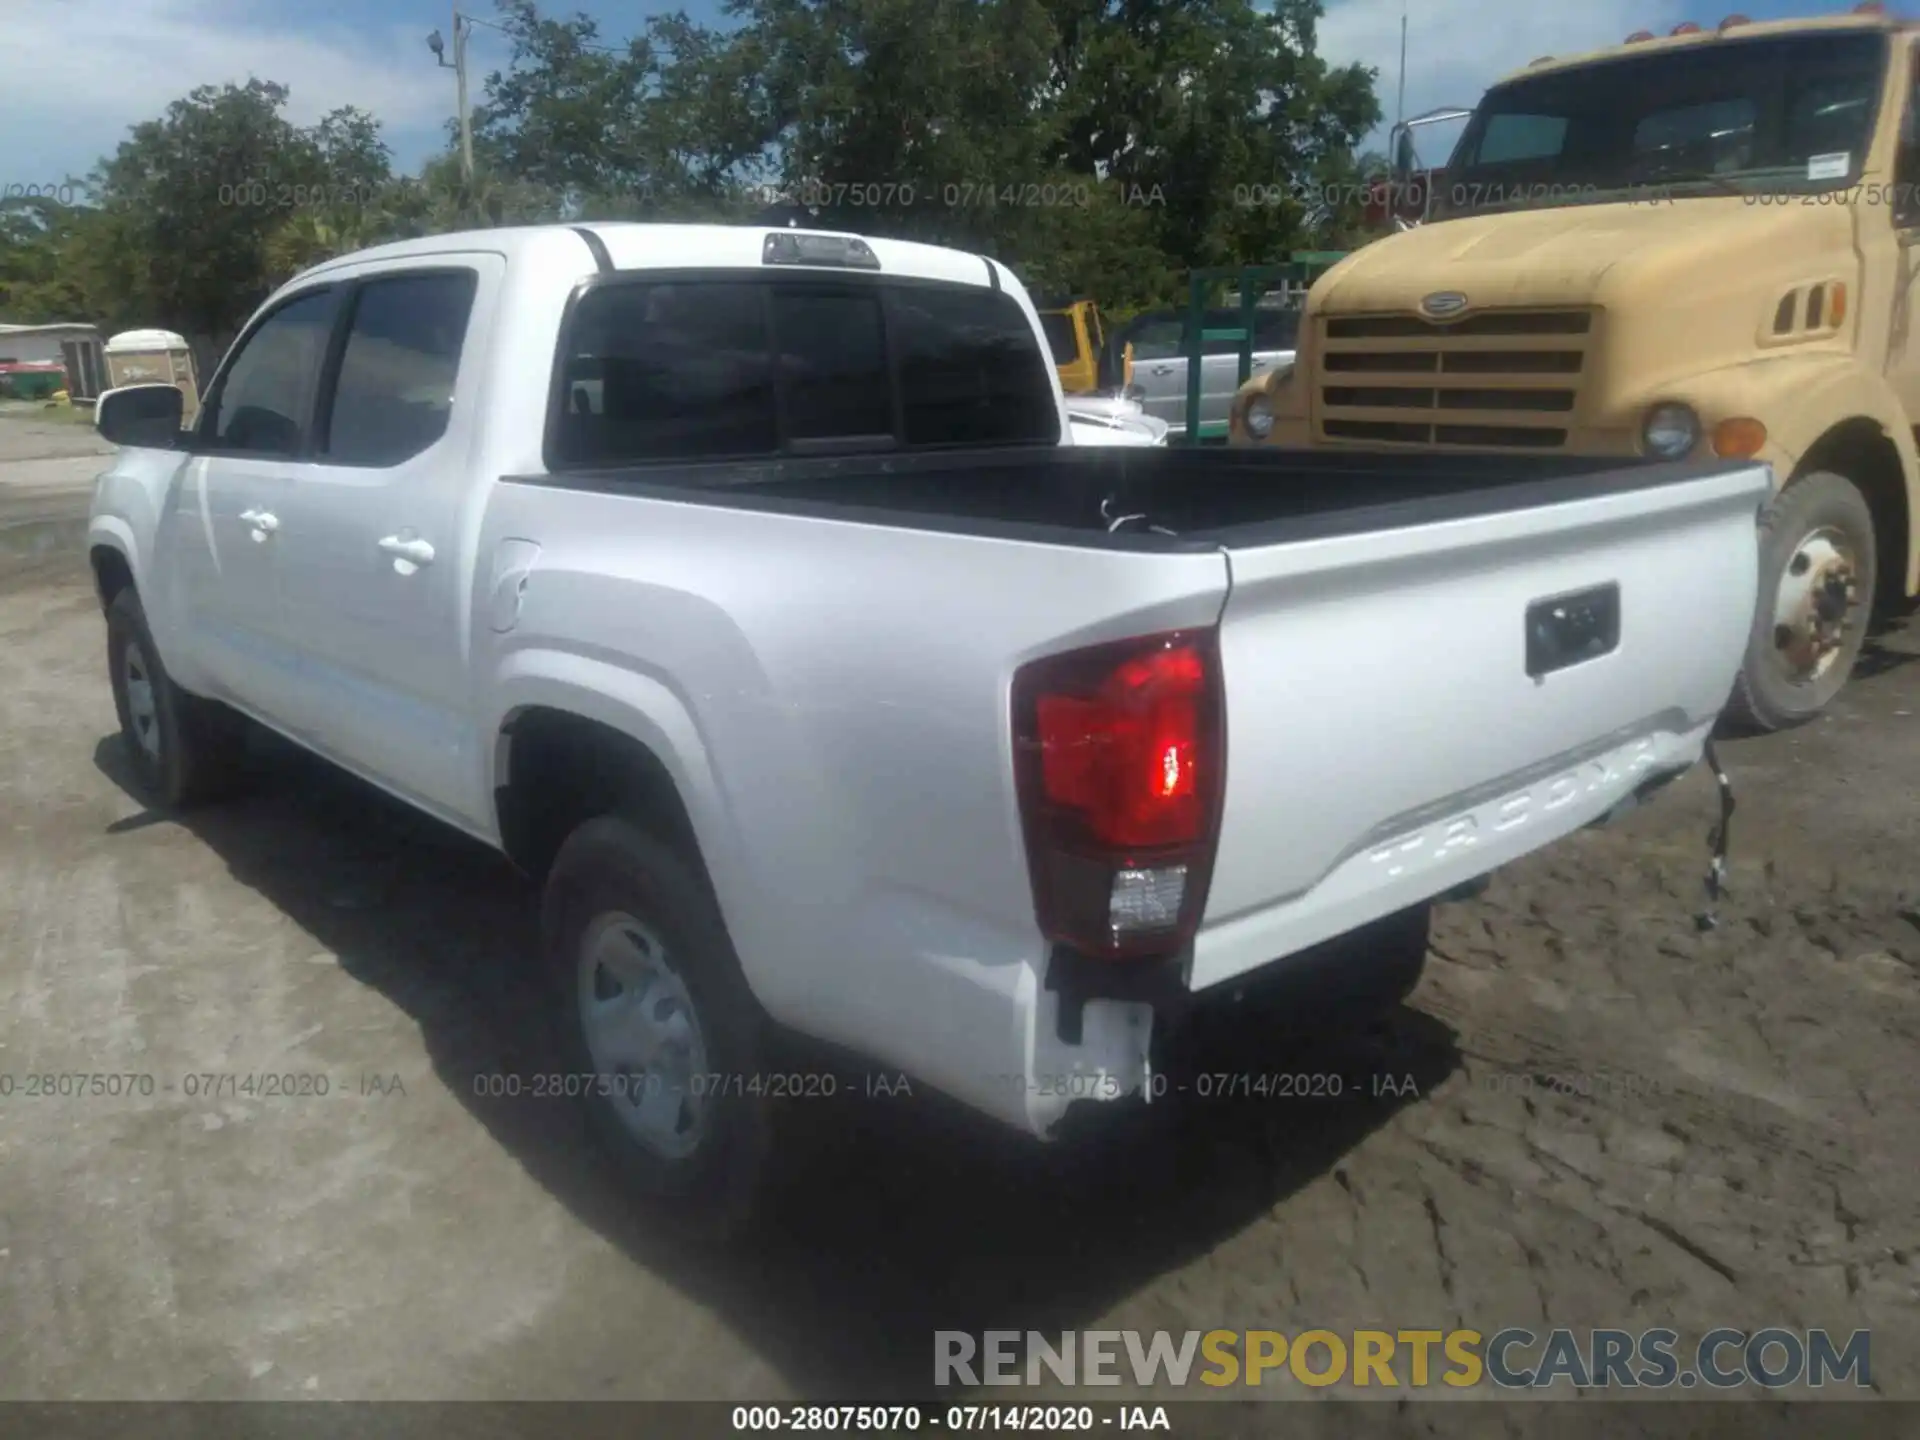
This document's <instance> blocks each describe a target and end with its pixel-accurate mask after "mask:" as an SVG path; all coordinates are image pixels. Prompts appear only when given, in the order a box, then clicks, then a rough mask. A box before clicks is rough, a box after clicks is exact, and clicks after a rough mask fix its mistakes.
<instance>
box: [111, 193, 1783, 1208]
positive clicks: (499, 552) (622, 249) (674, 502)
mask: <svg viewBox="0 0 1920 1440" xmlns="http://www.w3.org/2000/svg"><path fill="white" fill-rule="evenodd" d="M98 423H99V426H100V429H101V431H102V432H103V433H104V434H105V435H106V436H107V438H109V439H111V440H113V441H114V442H115V443H116V444H118V445H120V446H121V447H123V448H122V449H121V451H120V453H119V455H118V457H117V459H116V460H115V462H114V464H113V466H112V468H111V470H110V471H108V472H107V473H106V474H105V475H103V476H102V477H101V479H100V481H99V485H98V489H97V492H96V495H95V499H94V504H93V510H92V520H91V527H90V532H89V533H90V550H91V557H92V564H93V569H94V573H95V575H96V577H97V581H98V587H99V596H100V600H101V603H102V605H103V606H104V608H105V613H106V620H107V639H108V665H109V670H110V674H111V679H112V686H113V694H114V698H115V701H116V703H117V706H118V710H119V716H120V722H121V725H122V727H123V729H124V731H125V734H126V738H127V742H128V746H129V752H130V754H131V756H132V757H133V761H134V763H135V766H136V768H137V770H138V774H139V777H140V783H141V784H143V785H144V786H145V787H146V789H147V790H148V791H149V792H150V795H151V797H152V798H153V800H154V802H155V803H156V804H158V805H163V806H166V805H183V804H187V803H190V802H193V801H196V800H201V799H205V798H208V797H210V796H212V795H214V794H216V793H218V791H219V790H220V788H221V786H222V784H223V782H225V781H226V780H227V779H229V778H230V774H231V771H232V768H233V767H232V761H233V758H234V752H235V748H236V735H237V734H238V733H239V730H240V729H241V727H242V726H243V723H244V720H251V721H254V722H258V723H259V724H261V725H264V726H267V727H269V728H271V729H272V730H274V731H278V732H280V733H281V734H282V735H285V736H287V737H290V738H292V739H293V740H294V741H296V742H298V743H299V744H302V745H304V746H306V747H308V748H310V749H311V750H313V751H314V752H316V753H318V754H319V755H321V756H324V757H326V758H327V759H329V760H331V761H333V762H336V763H337V764H339V765H340V766H343V767H345V768H346V769H347V770H349V771H352V772H353V773H355V774H357V775H359V776H361V777H363V778H364V779H366V780H367V781H370V782H372V783H373V784H374V785H376V786H378V787H380V788H382V789H384V790H386V791H388V792H390V793H392V794H393V795H396V796H398V797H400V798H402V799H403V800H405V801H407V802H409V803H411V804H412V805H414V806H417V807H419V808H420V809H421V810H423V811H425V812H427V813H429V814H431V815H434V816H437V817H439V818H440V819H441V820H443V821H445V822H446V823H448V824H450V825H453V826H456V827H458V828H459V829H461V830H463V831H466V832H467V833H469V834H471V835H474V836H477V837H479V838H480V839H481V840H483V841H485V842H487V843H488V844H491V845H493V846H496V847H498V848H499V849H500V850H502V851H503V852H505V854H506V855H508V856H509V857H511V858H512V859H513V860H514V861H515V862H517V864H518V865H519V866H521V867H522V868H523V869H524V870H525V871H527V872H528V873H529V874H531V875H534V876H536V877H543V879H544V885H545V897H546V898H545V901H544V914H543V921H544V941H543V944H544V949H545V955H544V964H545V966H546V967H548V969H549V970H550V972H551V975H552V979H553V982H554V989H555V992H556V995H557V997H558V998H557V1010H556V1014H557V1016H558V1017H559V1020H560V1023H561V1026H562V1029H563V1030H564V1040H565V1044H566V1047H567V1052H568V1060H569V1061H570V1062H571V1064H572V1066H573V1067H574V1068H575V1069H576V1070H577V1071H578V1072H579V1073H580V1074H581V1075H583V1076H589V1077H592V1081H591V1083H589V1084H586V1085H584V1086H583V1089H584V1090H585V1091H586V1097H585V1103H586V1104H587V1105H588V1106H589V1108H590V1110H591V1113H592V1116H593V1119H594V1122H595V1124H596V1127H597V1128H598V1130H599V1131H600V1133H601V1134H602V1135H603V1136H604V1137H605V1139H606V1140H607V1142H608V1144H609V1145H610V1147H611V1148H612V1150H613V1151H614V1153H615V1154H616V1155H618V1156H619V1157H620V1158H621V1160H622V1161H623V1163H624V1165H625V1167H626V1168H627V1170H628V1171H629V1172H630V1173H631V1174H632V1175H633V1177H634V1178H635V1180H636V1182H637V1183H638V1184H639V1185H641V1186H643V1187H645V1188H646V1189H647V1190H649V1191H651V1192H654V1193H656V1194H659V1195H662V1196H667V1197H672V1198H674V1199H677V1200H678V1201H679V1202H681V1206H680V1208H682V1209H683V1210H686V1211H688V1212H691V1213H696V1214H699V1215H702V1216H705V1217H708V1218H710V1219H711V1218H716V1217H735V1216H739V1215H741V1214H744V1213H746V1209H747V1206H748V1202H749V1201H750V1200H752V1199H753V1198H755V1196H756V1195H757V1194H758V1193H760V1190H761V1186H762V1180H763V1177H764V1176H765V1174H766V1173H767V1168H768V1167H767V1160H766V1157H767V1155H768V1154H769V1150H768V1145H769V1141H770V1138H771V1136H773V1135H774V1134H775V1133H777V1132H778V1130H779V1128H780V1117H781V1116H782V1115H783V1114H787V1113H790V1112H787V1111H786V1110H785V1109H784V1108H783V1107H784V1104H785V1101H786V1100H787V1099H792V1098H798V1099H805V1098H806V1096H807V1094H808V1086H809V1085H810V1084H811V1083H813V1082H811V1081H810V1080H809V1078H808V1077H807V1076H805V1075H795V1074H792V1073H789V1072H785V1071H780V1070H777V1069H774V1068H772V1062H771V1061H770V1059H769V1056H770V1055H772V1054H773V1053H775V1051H774V1049H773V1048H770V1047H772V1046H773V1045H774V1040H775V1038H777V1037H782V1036H786V1037H791V1036H796V1035H797V1036H801V1037H811V1038H812V1039H813V1040H817V1041H824V1042H829V1047H844V1048H846V1049H850V1050H852V1051H853V1052H856V1053H857V1054H858V1055H860V1056H864V1057H868V1058H870V1059H871V1060H872V1061H873V1062H875V1063H876V1064H877V1065H880V1066H885V1067H888V1069H889V1070H893V1069H896V1068H897V1069H898V1070H901V1071H904V1072H906V1073H907V1074H908V1075H910V1076H911V1077H913V1078H915V1079H917V1080H919V1081H921V1082H924V1083H926V1084H929V1085H931V1086H933V1087H935V1088H937V1089H939V1090H942V1091H945V1092H946V1093H948V1094H949V1095H951V1096H953V1097H957V1098H958V1099H959V1100H960V1101H962V1102H965V1103H966V1104H968V1105H970V1106H972V1107H974V1108H975V1109H977V1110H979V1111H982V1112H986V1113H987V1114H990V1115H992V1116H995V1117H997V1118H998V1119H1000V1120H1001V1121H1004V1122H1005V1123H1006V1124H1008V1125H1010V1126H1013V1127H1017V1128H1018V1129H1020V1130H1023V1131H1027V1132H1030V1133H1032V1134H1034V1135H1037V1136H1047V1135H1050V1134H1054V1133H1056V1127H1057V1126H1058V1125H1059V1122H1060V1121H1061V1120H1062V1119H1063V1116H1064V1115H1065V1113H1066V1112H1067V1110H1068V1109H1069V1107H1070V1106H1073V1107H1075V1109H1076V1113H1085V1112H1086V1111H1087V1110H1088V1109H1092V1110H1093V1111H1095V1112H1096V1113H1100V1112H1099V1107H1101V1106H1110V1105H1111V1104H1112V1102H1114V1101H1117V1100H1119V1099H1120V1098H1121V1097H1125V1096H1135V1097H1145V1098H1152V1097H1153V1096H1154V1094H1155V1091H1156V1086H1155V1083H1154V1082H1155V1076H1156V1071H1155V1068H1154V1066H1155V1058H1156V1056H1157V1055H1158V1054H1160V1053H1161V1051H1160V1049H1159V1047H1160V1045H1161V1043H1162V1041H1163V1040H1164V1039H1165V1037H1167V1036H1168V1035H1169V1034H1170V1033H1173V1032H1174V1031H1175V1030H1176V1029H1177V1027H1178V1025H1179V1023H1180V1020H1181V1017H1182V1015H1183V1014H1185V1013H1186V1012H1187V1011H1188V1009H1189V1007H1190V1005H1191V1004H1192V1003H1193V1002H1194V1001H1196V1000H1199V1001H1204V1000H1205V999H1206V998H1207V997H1209V996H1218V995H1223V994H1225V993H1228V992H1231V991H1233V990H1235V989H1236V987H1240V986H1243V985H1247V984H1250V983H1252V982H1253V981H1255V980H1256V979H1261V978H1269V977H1285V976H1287V975H1304V976H1310V977H1313V979H1312V983H1311V984H1309V985H1307V986H1305V987H1304V989H1303V990H1302V992H1301V997H1300V1003H1301V1004H1303V1005H1306V1006H1308V1007H1311V1005H1312V1004H1313V1002H1314V1000H1315V997H1316V996H1318V995H1322V994H1324V995H1327V996H1330V995H1332V994H1333V993H1334V992H1338V991H1345V990H1347V989H1351V988H1352V985H1353V984H1357V983H1359V982H1361V981H1363V980H1364V979H1365V978H1366V977H1368V976H1370V975H1371V976H1374V977H1375V978H1378V979H1380V980H1381V982H1382V984H1383V985H1384V986H1385V987H1386V989H1387V990H1388V991H1391V994H1390V995H1387V996H1386V998H1388V999H1397V998H1398V997H1399V995H1400V994H1402V993H1404V991H1405V990H1406V989H1407V988H1409V987H1410V986H1411V984H1412V982H1413V980H1414V979H1415V978H1416V977H1417V975H1418V973H1419V967H1420V962H1421V959H1422V957H1423V955H1424V951H1425V941H1424V937H1425V914H1426V906H1427V904H1428V902H1430V901H1431V899H1432V898H1433V897H1435V896H1437V895H1440V894H1442V893H1444V892H1447V891H1450V890H1452V889H1454V888H1456V887H1459V886H1461V885H1463V884H1466V883H1469V882H1472V881H1474V880H1476V879H1477V878H1479V877H1481V876H1482V875H1484V874H1485V873H1486V872H1488V871H1490V870H1492V869H1493V868H1495V867H1497V866H1499V865H1502V864H1504V863H1506V862H1508V861H1511V860H1513V859H1515V858H1516V857H1518V856H1521V855H1523V854H1525V853H1527V852H1529V851H1531V850H1534V849H1537V848H1538V847H1540V846H1543V845H1546V844H1548V843H1549V842H1551V841H1553V840H1555V839H1557V838H1558V837H1561V836H1563V835H1566V834H1567V833H1569V832H1570V831H1572V830H1574V829H1576V828H1578V827H1580V826H1583V825H1586V824H1588V823H1591V822H1593V821H1595V820H1597V819H1600V818H1603V817H1604V816H1606V815H1607V814H1608V813H1609V812H1610V811H1612V810H1613V809H1615V808H1617V807H1620V806H1621V805H1623V804H1625V803H1629V802H1631V801H1632V800H1633V799H1634V798H1635V797H1636V796H1638V795H1640V794H1643V793H1644V792H1646V791H1647V790H1649V789H1650V788H1652V787H1653V786H1655V785H1657V784H1659V783H1661V782H1663V781H1665V780H1666V779H1670V778H1671V777H1672V776H1673V775H1674V774H1675V773H1678V772H1680V771H1682V770H1685V769H1686V768H1687V767H1689V766H1691V765H1692V764H1693V763H1694V762H1695V761H1696V759H1697V758H1698V757H1699V755H1700V754H1701V751H1702V746H1703V742H1704V741H1705V739H1706V737H1707V735H1708V733H1709V730H1710V727H1711V726H1712V724H1713V722H1714V720H1715V717H1716V716H1717V715H1718V713H1719V711H1720V709H1721V706H1722V703H1723V702H1724V701H1725V700H1726V698H1727V696H1728V693H1729V690H1730V687H1731V685H1732V682H1733V677H1734V672H1735V671H1736V669H1737V668H1738V666H1739V663H1740V657H1741V653H1742V650H1743V648H1744V646H1745V643H1746V637H1747V632H1748V630H1749V628H1750V625H1751V621H1752V616H1753V607H1754V600H1755V583H1756V577H1755V571H1754V564H1753V553H1754V550H1753V546H1754V525H1755V517H1756V514H1757V512H1758V509H1759V506H1760V504H1761V502H1762V501H1763V500H1764V499H1765V498H1766V496H1767V494H1768V493H1769V486H1768V477H1767V475H1766V472H1765V470H1764V469H1763V468H1761V467H1759V466H1756V465H1751V464H1738V463H1727V464H1708V465H1697V466H1677V465H1629V466H1618V465H1614V464H1613V463H1612V462H1608V461H1602V460H1594V459H1579V460H1567V461H1564V462H1562V461H1559V460H1542V459H1539V458H1528V459H1526V460H1524V461H1516V460H1513V459H1511V458H1501V457H1497V456H1489V457H1484V458H1480V457H1471V456H1445V457H1442V456H1365V455H1346V454H1331V453H1329V454H1317V453H1309V452H1302V453H1285V452H1279V451H1269V450H1261V451H1243V450H1231V451H1230V450H1217V451H1213V450H1168V449H1165V448H1151V449H1132V450H1128V449H1114V448H1106V449H1092V448H1087V449H1080V448H1072V447H1068V446H1063V445H1062V443H1061V441H1062V436H1063V434H1064V429H1063V427H1064V426H1065V424H1066V421H1065V415H1064V410H1063V407H1062V400H1061V395H1060V390H1059V384H1058V379H1057V377H1056V375H1055V373H1054V369H1053V366H1052V364H1051V362H1050V360H1049V358H1048V352H1047V350H1046V348H1045V346H1044V344H1043V342H1042V339H1041V334H1040V330H1039V325H1038V321H1037V318H1036V316H1035V313H1034V309H1033V306H1032V305H1031V303H1030V302H1029V300H1028V298H1027V296H1026V294H1025V292H1024V291H1023V290H1022V288H1021V287H1020V285H1019V284H1018V282H1017V281H1016V280H1015V279H1014V278H1013V276H1012V275H1011V274H1010V273H1009V272H1008V271H1007V270H1006V269H1005V268H1004V267H1003V266H1001V265H999V264H997V263H996V262H994V261H991V260H987V259H983V258H981V257H980V256H977V255H969V254H963V253H958V252H955V251H951V250H945V249H937V248H931V247H926V246H920V245H914V244H908V243H900V242H889V241H884V240H878V239H875V240H871V241H863V240H860V239H857V238H853V237H847V236H836V235H825V234H817V233H803V232H794V231H790V230H789V231H784V232H783V231H772V232H769V231H764V230H757V229H747V228H728V227H694V226H684V227H683V226H669V225H611V224H610V225H593V226H577V227H568V226H552V227H543V228H537V229H522V230H496V231H488V232H484V233H476V234H464V235H448V236H442V237H438V238H433V239H424V240H413V241H408V242H405V243H402V244H397V245H391V246H385V247H382V248H379V249H374V250H369V251H365V252H362V253H359V254H356V255H352V256H348V257H345V258H343V259H339V260H335V261H331V262H328V263H326V264H324V265H322V266H320V267H318V268H317V269H314V270H310V271H308V272H307V273H305V274H303V275H301V276H299V277H298V278H297V279H295V280H294V281H292V282H290V283H289V284H288V285H287V286H286V287H284V288H283V289H282V290H281V291H280V292H279V293H277V294H275V295H274V296H273V297H272V298H271V299H270V300H269V301H268V302H267V303H266V305H265V306H264V307H263V308H262V309H261V310H260V312H259V313H258V314H257V315H256V316H255V317H254V318H253V320H252V321H251V323H250V324H249V325H248V326H247V328H246V330H245V331H244V332H243V333H242V334H241V336H240V338H239V339H238V341H237V342H236V343H235V344H234V346H233V348H232V351H231V352H230V353H229V354H228V356H227V357H226V360H225V362H224V363H223V365H222V366H221V368H220V370H219V372H218V374H217V375H216V377H215V379H214V381H213V383H212V385H211V386H210V387H209V388H208V392H207V397H206V402H205V405H204V407H203V411H202V414H201V416H200V418H199V420H198V423H197V425H196V426H195V428H194V429H193V430H192V431H190V432H182V431H181V429H180V395H179V392H178V391H177V390H173V389H171V388H169V387H166V386H140V387H131V388H126V389H121V390H116V391H114V392H112V393H111V394H109V395H108V396H106V397H105V398H104V399H103V400H102V401H101V402H100V406H99V421H98ZM1375 922H1378V923H1377V924H1376V923H1375ZM1382 927H1384V928H1382ZM1355 932H1359V933H1360V934H1362V935H1363V936H1364V937H1369V938H1368V939H1367V943H1363V944H1355V943H1352V942H1351V941H1350V940H1349V941H1348V942H1344V944H1343V942H1340V941H1339V940H1338V937H1343V936H1345V937H1350V936H1351V935H1352V934H1354V933H1355ZM1329 956H1332V957H1333V958H1332V959H1331V960H1329V958H1328V957H1329ZM1350 982H1351V983H1350ZM1362 988H1364V987H1362ZM1081 1102H1084V1104H1082V1103H1081ZM1136 1103H1137V1102H1136ZM1109 1113H1110V1112H1109Z"/></svg>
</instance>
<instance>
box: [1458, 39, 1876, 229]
mask: <svg viewBox="0 0 1920 1440" xmlns="http://www.w3.org/2000/svg"><path fill="white" fill-rule="evenodd" d="M1886 63H1887V41H1886V37H1885V36H1884V35H1882V34H1880V33H1878V32H1874V31H1839V32H1829V33H1825V34H1821V33H1814V34H1803V35H1796V36H1791V37H1785V38H1777V39H1776V38H1768V39H1754V40H1738V39H1729V40H1725V41H1717V42H1714V43H1710V44H1704V45H1689V46H1686V47H1684V48H1681V49H1676V50H1670V51H1664V52H1657V51H1656V52H1651V53H1648V54H1645V55H1629V56H1626V57H1623V58H1621V59H1617V60H1608V61H1604V62H1601V63H1598V64H1593V65H1583V66H1580V67H1579V68H1577V69H1569V70H1561V71H1557V72H1547V73H1544V74H1541V75H1539V76H1537V77H1523V78H1521V79H1518V80H1513V81H1509V82H1508V83H1506V84H1504V85H1500V86H1498V87H1496V88H1495V89H1493V90H1491V91H1489V92H1488V93H1487V95H1486V97H1485V98H1484V99H1483V100H1482V101H1481V102H1480V106H1479V108H1478V109H1477V110H1475V111H1474V114H1473V118H1472V119H1471V120H1470V121H1468V123H1467V128H1466V130H1465V132H1464V133H1463V134H1462V135H1461V137H1460V143H1459V144H1458V145H1457V146H1456V147H1455V148H1454V152H1453V158H1452V160H1451V161H1450V162H1449V164H1448V166H1447V170H1446V173H1445V175H1444V176H1443V177H1441V180H1440V183H1439V184H1438V185H1437V186H1436V193H1435V195H1434V204H1433V210H1432V212H1431V213H1432V216H1433V218H1435V219H1442V218H1450V217H1455V216H1460V215H1469V214H1475V213H1479V212H1482V211H1487V210H1508V209H1516V208H1529V209H1531V208H1536V207H1541V206H1555V205H1578V204H1585V203H1596V202H1601V201H1609V200H1622V199H1630V198H1634V197H1635V196H1636V195H1637V196H1641V197H1644V198H1646V199H1649V200H1666V199H1680V198H1685V197H1691V196H1697V195H1714V194H1738V195H1760V194H1777V193H1781V192H1786V193H1810V192H1813V191H1817V190H1827V189H1832V188H1834V187H1836V186H1841V185H1847V184H1851V183H1852V182H1853V181H1855V180H1856V179H1857V178H1858V177H1859V173H1860V166H1861V164H1862V162H1863V161H1864V160H1865V158H1866V152H1867V147H1868V145H1869V144H1870V143H1871V141H1872V139H1873V133H1874V121H1875V115H1876V112H1877V110H1878V108H1879V100H1880V88H1881V83H1882V78H1883V75H1884V73H1885V68H1886Z"/></svg>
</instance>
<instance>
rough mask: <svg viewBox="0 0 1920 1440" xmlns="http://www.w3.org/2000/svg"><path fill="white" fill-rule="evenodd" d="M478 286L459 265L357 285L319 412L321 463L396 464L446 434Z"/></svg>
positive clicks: (474, 276) (416, 453) (474, 278)
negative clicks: (328, 397)
mask: <svg viewBox="0 0 1920 1440" xmlns="http://www.w3.org/2000/svg"><path fill="white" fill-rule="evenodd" d="M478 283H479V277H478V276H476V275H475V274H474V273H473V271H471V270H465V271H461V272H459V273H457V274H435V275H395V276H391V277H385V278H381V279H377V280H369V281H368V282H367V283H366V284H364V285H362V286H361V287H360V289H359V292H358V294H357V295H356V296H355V298H354V303H353V318H352V320H351V321H349V322H348V327H347V345H346V350H345V352H344V353H343V354H342V355H341V357H340V376H339V379H338V381H336V382H335V385H334V391H333V398H332V401H331V403H330V405H329V406H328V411H327V413H328V424H327V435H326V443H325V445H324V446H323V450H324V453H325V456H326V458H327V459H328V460H330V461H332V462H333V463H335V464H338V465H364V466H389V465H398V464H400V463H401V462H402V461H404V460H409V459H411V458H412V457H413V456H415V455H418V454H419V453H420V452H421V451H423V450H425V449H426V448H427V447H428V446H430V445H432V444H433V443H434V441H436V440H438V439H439V438H440V437H441V436H442V435H444V434H446V433H447V422H448V420H449V419H450V418H451V416H452V414H453V387H454V380H455V379H456V377H457V376H458V374H459V371H460V347H461V345H462V343H463V342H464V341H465V340H466V335H467V319H468V317H469V316H470V315H471V314H472V313H473V297H474V292H475V290H476V288H477V286H478Z"/></svg>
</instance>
